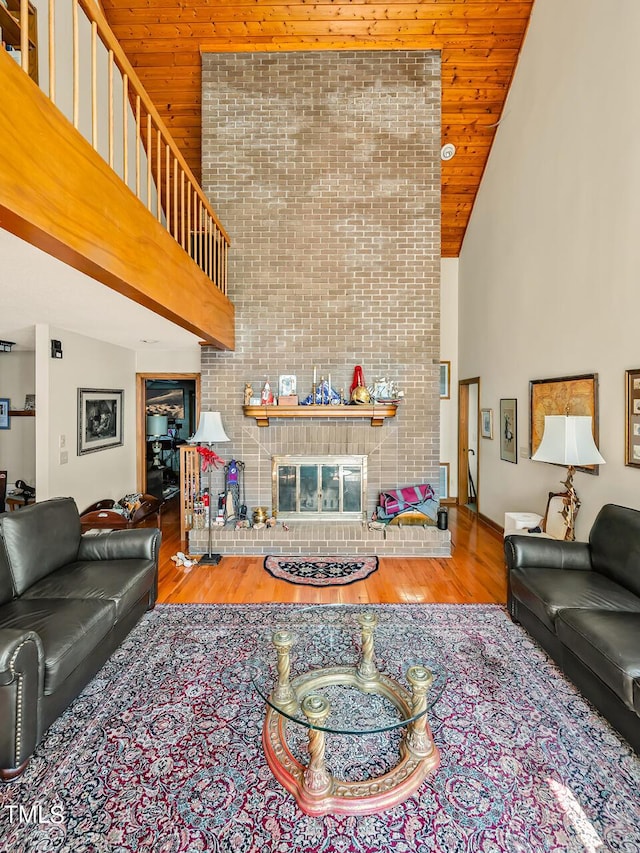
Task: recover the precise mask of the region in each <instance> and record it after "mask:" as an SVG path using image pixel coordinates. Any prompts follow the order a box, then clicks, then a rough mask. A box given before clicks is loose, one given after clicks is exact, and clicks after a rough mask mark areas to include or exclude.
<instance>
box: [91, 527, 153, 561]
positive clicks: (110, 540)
mask: <svg viewBox="0 0 640 853" xmlns="http://www.w3.org/2000/svg"><path fill="white" fill-rule="evenodd" d="M161 538H162V534H161V533H160V531H159V530H158V529H157V528H155V527H138V528H135V529H129V530H112V531H111V532H109V533H101V534H98V535H95V536H94V535H90V536H87V535H86V534H85V535H83V536H81V537H80V548H79V550H78V559H79V560H154V561H155V562H156V563H157V561H158V555H159V553H160V540H161Z"/></svg>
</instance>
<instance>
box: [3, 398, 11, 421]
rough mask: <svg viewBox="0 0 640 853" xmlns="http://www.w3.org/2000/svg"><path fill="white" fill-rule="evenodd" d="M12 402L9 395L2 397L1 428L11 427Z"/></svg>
mask: <svg viewBox="0 0 640 853" xmlns="http://www.w3.org/2000/svg"><path fill="white" fill-rule="evenodd" d="M10 404H11V401H10V400H9V398H8V397H0V429H11V418H10V417H9V406H10Z"/></svg>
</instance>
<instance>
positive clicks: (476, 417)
mask: <svg viewBox="0 0 640 853" xmlns="http://www.w3.org/2000/svg"><path fill="white" fill-rule="evenodd" d="M479 406H480V377H479V376H475V377H474V378H473V379H461V380H460V382H459V383H458V503H459V504H460V505H461V506H466V507H467V508H468V509H470V510H471V511H472V512H475V513H477V512H478V511H479V504H480V482H479V481H480V476H479V474H480V446H479V443H478V433H479V423H480V409H479Z"/></svg>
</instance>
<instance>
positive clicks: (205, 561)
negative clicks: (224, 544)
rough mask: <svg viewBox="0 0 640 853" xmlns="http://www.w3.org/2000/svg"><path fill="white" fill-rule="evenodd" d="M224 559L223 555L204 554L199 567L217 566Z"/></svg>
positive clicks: (199, 561)
mask: <svg viewBox="0 0 640 853" xmlns="http://www.w3.org/2000/svg"><path fill="white" fill-rule="evenodd" d="M221 559H222V554H203V555H202V557H200V559H199V560H198V565H199V566H217V565H218V563H219V562H220V560H221Z"/></svg>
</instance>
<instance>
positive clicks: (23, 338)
mask: <svg viewBox="0 0 640 853" xmlns="http://www.w3.org/2000/svg"><path fill="white" fill-rule="evenodd" d="M36 323H47V324H49V325H51V326H55V327H57V328H59V329H65V330H67V331H70V332H77V333H78V334H81V335H86V336H87V337H89V338H95V339H96V340H99V341H105V342H106V343H110V344H115V345H116V346H121V347H125V348H127V349H131V350H144V351H145V352H148V351H149V350H150V349H152V350H185V349H189V350H192V349H193V348H194V346H198V345H199V341H200V339H199V338H198V337H196V335H193V334H192V333H191V332H187V331H186V330H185V329H182V328H180V326H176V325H175V324H174V323H171V322H169V321H168V320H165V319H164V318H163V317H159V316H158V315H157V314H154V313H153V312H152V311H149V310H148V309H147V308H143V307H142V306H141V305H138V304H137V303H136V302H132V301H131V300H130V299H127V298H126V297H124V296H121V295H120V294H119V293H116V292H115V291H114V290H111V288H109V287H106V286H105V285H103V284H100V283H99V282H97V281H94V280H93V279H92V278H89V277H88V276H86V275H85V274H84V273H81V272H78V271H77V270H75V269H73V267H68V266H67V265H66V264H63V263H62V262H61V261H59V260H58V259H57V258H54V257H52V256H51V255H47V254H46V253H45V252H43V251H41V250H40V249H36V248H35V247H34V246H32V245H31V244H30V243H27V242H25V241H24V240H21V239H20V238H19V237H16V236H15V235H14V234H11V233H10V232H9V231H5V230H4V229H2V228H0V339H2V340H9V341H14V342H15V343H16V347H15V349H16V350H19V349H22V350H27V349H31V350H32V349H34V347H35V331H34V326H35V324H36ZM144 341H147V342H148V343H144Z"/></svg>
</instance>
